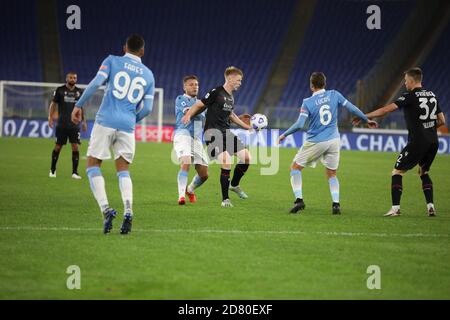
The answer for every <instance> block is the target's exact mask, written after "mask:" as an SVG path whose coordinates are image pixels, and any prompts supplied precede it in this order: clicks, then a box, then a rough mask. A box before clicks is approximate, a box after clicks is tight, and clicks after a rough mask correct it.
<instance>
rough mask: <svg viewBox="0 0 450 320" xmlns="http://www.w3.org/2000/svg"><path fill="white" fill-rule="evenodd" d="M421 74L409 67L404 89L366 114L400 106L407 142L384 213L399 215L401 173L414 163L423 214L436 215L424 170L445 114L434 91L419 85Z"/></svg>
mask: <svg viewBox="0 0 450 320" xmlns="http://www.w3.org/2000/svg"><path fill="white" fill-rule="evenodd" d="M422 77H423V73H422V70H421V69H420V68H412V69H409V70H408V71H406V72H405V87H406V90H407V92H405V93H403V94H402V95H401V96H400V97H399V98H398V99H397V100H396V101H395V102H393V103H391V104H388V105H387V106H384V107H382V108H379V109H377V110H375V111H372V112H370V113H368V114H366V117H368V118H377V117H383V116H385V115H387V114H388V113H390V112H393V111H395V110H397V109H403V111H404V114H405V121H406V127H407V128H408V144H407V145H406V146H405V147H404V148H403V150H402V151H401V152H400V154H399V156H398V158H397V161H396V162H395V165H394V169H393V170H392V181H391V197H392V207H391V209H390V210H389V211H388V212H387V213H386V214H385V216H386V217H396V216H399V215H400V198H401V196H402V191H403V183H402V179H403V175H404V174H405V173H406V171H408V170H410V169H412V168H414V167H415V166H416V165H419V171H418V172H419V175H420V179H421V180H422V190H423V193H424V195H425V201H426V203H427V214H428V216H429V217H434V216H435V215H436V209H435V208H434V203H433V182H432V181H431V178H430V176H429V174H428V172H429V171H430V168H431V164H432V163H433V160H434V158H435V156H436V153H437V151H438V148H439V141H438V135H437V128H438V127H440V126H442V125H445V117H444V113H442V111H441V109H440V108H439V103H438V100H437V98H436V95H435V94H434V93H433V92H432V91H430V90H427V89H425V88H423V87H422ZM353 123H354V124H355V125H357V124H359V119H356V120H354V121H353Z"/></svg>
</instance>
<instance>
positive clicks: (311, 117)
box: [300, 89, 356, 143]
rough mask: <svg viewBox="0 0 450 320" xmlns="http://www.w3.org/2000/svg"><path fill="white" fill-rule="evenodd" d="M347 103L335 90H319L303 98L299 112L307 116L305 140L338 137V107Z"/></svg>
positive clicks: (324, 139) (315, 140)
mask: <svg viewBox="0 0 450 320" xmlns="http://www.w3.org/2000/svg"><path fill="white" fill-rule="evenodd" d="M347 104H350V102H349V101H348V100H347V99H345V98H344V97H343V96H342V94H340V93H339V92H338V91H336V90H325V89H323V90H319V91H317V92H315V93H314V94H313V95H312V96H311V97H309V98H306V99H304V100H303V103H302V106H301V109H300V114H303V115H305V116H307V117H308V122H309V127H308V130H307V132H306V135H307V138H306V141H309V142H315V143H317V142H322V141H328V140H332V139H336V138H339V130H338V126H337V124H338V108H339V107H340V106H343V107H347ZM355 108H356V107H355Z"/></svg>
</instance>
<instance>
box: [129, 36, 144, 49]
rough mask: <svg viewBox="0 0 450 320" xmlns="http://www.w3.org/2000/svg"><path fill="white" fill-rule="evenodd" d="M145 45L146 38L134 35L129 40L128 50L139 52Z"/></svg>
mask: <svg viewBox="0 0 450 320" xmlns="http://www.w3.org/2000/svg"><path fill="white" fill-rule="evenodd" d="M144 45H145V41H144V38H143V37H142V36H140V35H138V34H132V35H131V36H129V37H128V38H127V47H128V50H130V51H132V52H138V51H139V50H141V49H142V48H143V47H144Z"/></svg>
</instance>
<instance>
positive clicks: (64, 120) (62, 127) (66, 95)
mask: <svg viewBox="0 0 450 320" xmlns="http://www.w3.org/2000/svg"><path fill="white" fill-rule="evenodd" d="M76 83H77V74H76V73H75V72H69V73H68V74H67V75H66V84H65V85H63V86H61V87H58V88H56V90H55V91H54V92H53V99H52V102H51V103H50V106H49V115H48V126H49V127H50V128H53V126H54V121H57V122H56V128H55V131H56V132H55V136H56V143H55V148H54V149H53V152H52V164H51V169H50V174H49V177H50V178H56V162H57V161H58V157H59V153H60V152H61V148H62V146H63V145H65V144H66V143H67V139H69V142H70V144H71V145H72V178H74V179H81V177H80V175H79V174H78V162H79V158H80V152H79V151H78V145H79V144H81V141H80V126H79V125H76V124H75V123H73V122H72V120H71V114H72V110H73V107H74V106H75V102H77V101H78V99H79V98H80V97H81V94H82V93H83V91H82V90H81V89H80V88H78V87H77V86H76V85H75V84H76ZM56 110H57V111H56ZM82 129H83V132H85V131H86V130H87V123H86V119H85V118H84V116H83V122H82Z"/></svg>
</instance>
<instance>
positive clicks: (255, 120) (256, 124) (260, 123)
mask: <svg viewBox="0 0 450 320" xmlns="http://www.w3.org/2000/svg"><path fill="white" fill-rule="evenodd" d="M250 124H251V125H252V128H253V129H255V130H261V129H264V128H265V127H267V125H268V124H269V122H268V121H267V117H266V116H265V115H263V114H261V113H255V114H254V115H253V116H252V117H251V118H250Z"/></svg>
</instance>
